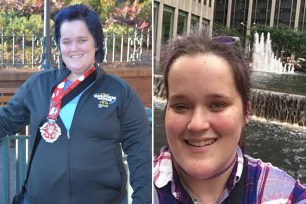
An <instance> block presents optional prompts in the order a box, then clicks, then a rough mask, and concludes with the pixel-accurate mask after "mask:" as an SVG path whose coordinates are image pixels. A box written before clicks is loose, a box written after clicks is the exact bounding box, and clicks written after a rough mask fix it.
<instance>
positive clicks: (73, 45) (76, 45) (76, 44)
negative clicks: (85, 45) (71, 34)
mask: <svg viewBox="0 0 306 204" xmlns="http://www.w3.org/2000/svg"><path fill="white" fill-rule="evenodd" d="M78 49H79V46H78V43H77V42H73V43H71V46H70V51H77V50H78Z"/></svg>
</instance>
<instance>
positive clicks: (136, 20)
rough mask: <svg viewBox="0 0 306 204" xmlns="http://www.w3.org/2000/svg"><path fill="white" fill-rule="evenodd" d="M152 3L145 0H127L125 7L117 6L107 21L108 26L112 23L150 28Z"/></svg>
mask: <svg viewBox="0 0 306 204" xmlns="http://www.w3.org/2000/svg"><path fill="white" fill-rule="evenodd" d="M150 6H151V5H150V3H149V1H148V0H145V1H144V3H142V4H141V3H139V1H138V0H135V1H134V2H133V3H132V4H131V3H130V2H129V1H128V0H127V1H126V2H125V5H124V6H123V7H116V8H115V10H114V12H113V13H112V14H111V15H110V18H109V19H108V20H107V21H106V24H107V26H109V25H112V24H119V25H124V26H126V28H128V27H135V26H137V27H138V28H148V27H149V26H150V25H151V19H150V18H151V14H150V13H149V12H148V11H149V10H151V8H150Z"/></svg>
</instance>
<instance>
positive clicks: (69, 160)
mask: <svg viewBox="0 0 306 204" xmlns="http://www.w3.org/2000/svg"><path fill="white" fill-rule="evenodd" d="M68 135H69V138H70V133H69V131H67V137H68ZM67 151H68V179H69V180H68V184H69V193H70V198H71V200H70V203H74V196H73V192H72V182H71V181H72V175H71V141H70V139H68V140H67Z"/></svg>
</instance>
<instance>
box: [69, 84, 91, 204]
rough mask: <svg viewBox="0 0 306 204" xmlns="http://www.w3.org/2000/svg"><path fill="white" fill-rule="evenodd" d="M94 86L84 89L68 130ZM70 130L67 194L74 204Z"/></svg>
mask: <svg viewBox="0 0 306 204" xmlns="http://www.w3.org/2000/svg"><path fill="white" fill-rule="evenodd" d="M95 84H96V81H94V82H93V84H92V85H91V87H89V88H88V89H86V90H85V91H84V92H83V94H82V95H81V97H80V99H79V101H78V103H77V106H76V107H75V111H74V115H73V118H72V122H71V125H70V130H71V129H72V127H73V124H74V118H75V116H76V113H77V110H78V109H79V108H78V107H79V106H80V103H81V102H82V101H83V99H84V98H85V96H86V95H87V92H88V91H89V90H90V89H91V88H92V87H94V86H95ZM70 130H67V146H68V148H67V151H68V179H69V180H68V183H69V192H70V198H71V203H75V201H74V195H73V191H72V175H71V134H70Z"/></svg>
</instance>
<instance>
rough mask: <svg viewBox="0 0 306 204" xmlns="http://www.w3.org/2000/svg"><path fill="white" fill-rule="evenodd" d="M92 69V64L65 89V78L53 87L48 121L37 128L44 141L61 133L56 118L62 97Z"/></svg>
mask: <svg viewBox="0 0 306 204" xmlns="http://www.w3.org/2000/svg"><path fill="white" fill-rule="evenodd" d="M93 71H95V67H94V66H93V67H91V68H90V69H89V70H88V71H86V72H85V73H84V74H83V75H82V76H80V77H79V78H78V79H77V80H76V81H75V82H73V83H72V84H71V85H70V86H69V87H68V88H67V89H66V90H65V91H64V90H63V89H64V85H65V82H66V80H67V78H66V79H64V80H63V81H62V82H61V83H59V84H58V85H57V86H56V88H55V89H54V92H53V94H52V97H51V101H50V106H49V114H48V121H47V122H45V123H44V124H43V126H41V127H40V128H39V129H40V133H41V136H42V138H44V140H45V141H46V142H49V143H53V142H55V141H56V140H57V139H58V138H59V136H60V135H61V128H60V127H59V126H58V125H57V124H56V120H57V117H58V115H59V112H60V110H61V101H62V98H63V97H64V96H65V95H67V94H68V93H69V92H70V91H71V90H72V89H73V88H75V87H76V86H77V85H78V84H80V83H81V82H82V81H83V80H84V79H85V78H86V77H87V76H89V75H90V74H91V73H92V72H93Z"/></svg>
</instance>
